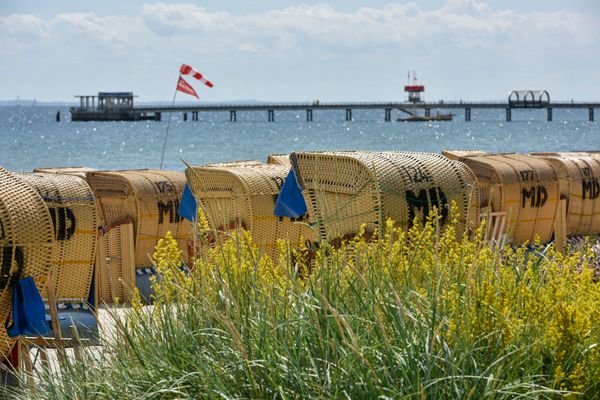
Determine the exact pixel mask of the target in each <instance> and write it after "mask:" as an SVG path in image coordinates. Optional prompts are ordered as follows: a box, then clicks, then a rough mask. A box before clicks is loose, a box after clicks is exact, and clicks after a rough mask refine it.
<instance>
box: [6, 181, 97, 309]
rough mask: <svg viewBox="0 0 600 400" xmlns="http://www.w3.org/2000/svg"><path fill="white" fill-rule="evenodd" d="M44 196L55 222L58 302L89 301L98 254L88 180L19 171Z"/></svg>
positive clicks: (54, 276) (54, 271) (54, 273)
mask: <svg viewBox="0 0 600 400" xmlns="http://www.w3.org/2000/svg"><path fill="white" fill-rule="evenodd" d="M17 176H18V177H19V178H21V179H22V180H24V181H25V182H27V183H28V184H29V185H31V186H32V187H33V188H34V189H35V190H36V191H37V192H38V193H39V195H40V196H41V197H42V199H43V200H44V202H45V203H46V206H47V207H48V209H49V211H50V216H51V217H52V221H53V223H54V239H55V241H56V246H54V255H53V257H52V282H49V283H48V284H51V285H52V287H53V288H54V296H55V298H56V300H57V301H58V302H65V301H77V302H82V301H85V300H87V298H88V295H89V291H90V285H91V283H92V276H93V273H94V260H95V256H96V254H95V253H96V236H97V234H98V219H97V216H96V200H95V199H94V194H93V193H92V190H91V189H90V187H89V186H88V184H87V183H86V182H85V180H84V179H82V178H80V177H79V176H77V175H61V174H53V173H27V174H18V175H17Z"/></svg>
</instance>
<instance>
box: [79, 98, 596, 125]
mask: <svg viewBox="0 0 600 400" xmlns="http://www.w3.org/2000/svg"><path fill="white" fill-rule="evenodd" d="M126 93H127V95H128V96H131V97H133V95H132V94H131V93H130V92H126ZM515 93H516V94H517V95H516V96H515ZM519 93H520V94H519ZM536 93H537V92H536ZM541 93H542V95H540V96H537V97H536V96H535V95H534V92H533V91H513V92H511V94H510V95H509V98H508V101H504V102H502V101H498V102H486V101H462V100H461V101H445V100H441V101H436V102H427V101H421V102H417V103H415V102H410V101H408V102H321V101H313V102H281V103H246V104H245V103H217V104H198V105H185V106H135V107H134V106H133V101H131V102H130V103H129V102H124V103H123V104H122V105H124V106H123V107H114V106H113V107H112V108H109V109H107V108H106V106H105V105H104V106H103V105H102V104H101V103H99V104H98V106H96V105H94V100H92V103H91V106H90V104H89V98H91V97H96V96H78V97H80V98H81V106H80V107H71V109H70V112H71V119H72V120H73V121H102V120H103V121H108V120H119V121H136V120H154V121H160V120H161V119H162V115H163V114H165V113H173V112H174V113H182V115H183V119H184V121H187V120H188V114H190V115H191V120H192V121H198V120H199V114H200V113H203V112H224V113H229V121H231V122H234V121H237V113H238V112H243V111H254V112H265V111H266V116H267V121H269V122H273V121H275V117H276V112H277V111H305V113H306V121H309V122H310V121H313V118H314V115H315V113H316V112H318V111H321V110H343V111H344V112H345V120H346V121H351V120H352V119H353V118H352V112H353V110H383V111H384V120H385V121H392V120H393V119H392V112H393V111H394V110H396V111H400V112H402V113H405V114H407V115H417V114H418V112H422V115H423V116H424V117H430V116H431V117H433V116H434V114H432V110H435V111H437V112H439V111H457V112H458V111H460V112H463V113H464V120H465V121H471V112H472V110H479V109H497V110H501V111H502V110H504V112H505V116H506V121H512V111H513V110H515V109H540V110H546V119H547V120H548V121H552V119H553V110H555V109H587V110H588V120H589V121H594V110H595V109H597V108H600V101H593V102H590V101H573V100H571V101H550V99H549V96H547V92H545V91H543V92H541ZM543 93H546V96H544V94H543ZM100 94H102V93H99V95H100ZM104 94H105V95H106V93H104ZM85 98H88V100H87V103H88V104H87V105H86V102H85V101H84V99H85ZM104 104H106V97H105V98H104ZM111 104H112V103H111ZM457 114H458V113H454V115H457ZM432 119H434V118H432Z"/></svg>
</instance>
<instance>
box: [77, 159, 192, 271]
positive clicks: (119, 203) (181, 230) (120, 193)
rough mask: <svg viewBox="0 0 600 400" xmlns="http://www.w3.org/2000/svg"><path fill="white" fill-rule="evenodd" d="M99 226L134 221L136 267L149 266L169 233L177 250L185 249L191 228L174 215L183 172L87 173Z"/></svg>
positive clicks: (182, 183) (183, 179) (182, 186)
mask: <svg viewBox="0 0 600 400" xmlns="http://www.w3.org/2000/svg"><path fill="white" fill-rule="evenodd" d="M87 177H88V182H89V184H90V186H91V187H92V190H93V191H94V194H95V195H96V199H97V202H98V204H99V208H100V210H101V216H102V223H103V225H104V226H109V225H111V224H113V223H115V222H118V221H121V220H123V219H125V218H131V219H132V220H133V222H134V234H135V236H134V237H135V241H134V244H135V266H136V268H142V267H146V266H150V265H151V261H150V257H151V256H152V254H153V253H154V247H155V246H156V243H157V242H158V240H159V239H162V238H163V237H164V236H165V235H166V233H167V232H168V231H171V233H172V234H173V237H174V238H175V239H177V242H178V245H179V248H180V249H182V250H184V249H186V248H187V244H188V241H189V240H191V238H192V226H191V224H190V222H189V221H186V220H184V219H183V218H181V217H180V216H179V214H177V209H178V208H179V199H180V198H181V194H182V192H183V189H184V187H185V175H184V174H183V172H176V171H164V170H130V171H110V172H109V171H102V172H100V171H98V172H88V174H87Z"/></svg>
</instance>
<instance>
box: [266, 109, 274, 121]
mask: <svg viewBox="0 0 600 400" xmlns="http://www.w3.org/2000/svg"><path fill="white" fill-rule="evenodd" d="M267 118H268V120H269V122H273V121H275V110H268V111H267Z"/></svg>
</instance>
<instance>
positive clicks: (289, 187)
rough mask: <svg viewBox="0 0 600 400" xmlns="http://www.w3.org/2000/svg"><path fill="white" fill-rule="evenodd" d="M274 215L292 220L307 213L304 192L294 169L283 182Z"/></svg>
mask: <svg viewBox="0 0 600 400" xmlns="http://www.w3.org/2000/svg"><path fill="white" fill-rule="evenodd" d="M273 213H274V214H275V215H277V216H279V217H291V218H298V217H300V216H302V215H304V214H305V213H306V203H305V202H304V196H302V190H301V189H300V186H299V185H298V180H297V179H296V174H295V173H294V170H293V169H290V173H289V174H288V176H287V177H286V178H285V182H283V186H282V187H281V190H280V191H279V196H277V202H276V203H275V210H274V212H273Z"/></svg>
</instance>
